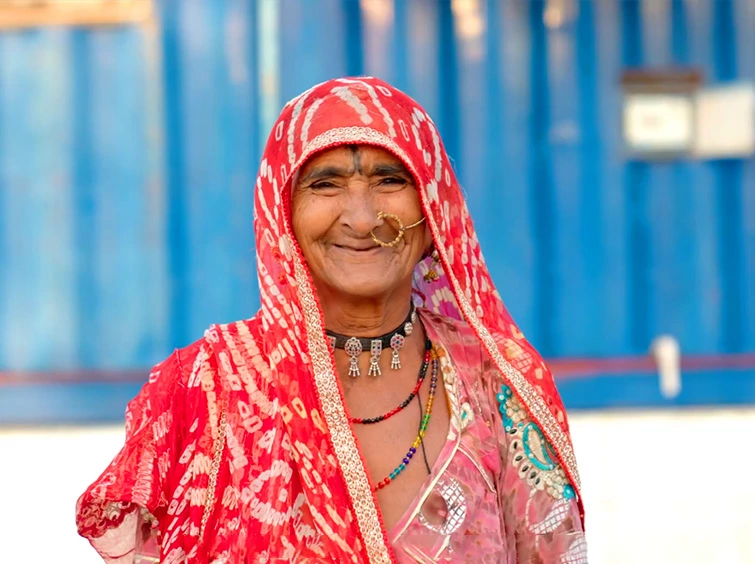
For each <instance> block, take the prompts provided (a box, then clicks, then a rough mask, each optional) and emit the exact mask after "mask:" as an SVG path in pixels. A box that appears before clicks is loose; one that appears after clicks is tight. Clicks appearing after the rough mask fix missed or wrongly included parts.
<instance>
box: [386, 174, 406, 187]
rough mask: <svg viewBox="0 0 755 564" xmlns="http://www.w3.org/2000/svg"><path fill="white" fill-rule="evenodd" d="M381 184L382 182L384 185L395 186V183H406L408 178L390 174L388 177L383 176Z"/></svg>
mask: <svg viewBox="0 0 755 564" xmlns="http://www.w3.org/2000/svg"><path fill="white" fill-rule="evenodd" d="M380 184H382V185H394V186H395V185H403V184H406V180H404V179H403V178H400V177H392V176H389V177H388V178H383V179H382V180H381V181H380Z"/></svg>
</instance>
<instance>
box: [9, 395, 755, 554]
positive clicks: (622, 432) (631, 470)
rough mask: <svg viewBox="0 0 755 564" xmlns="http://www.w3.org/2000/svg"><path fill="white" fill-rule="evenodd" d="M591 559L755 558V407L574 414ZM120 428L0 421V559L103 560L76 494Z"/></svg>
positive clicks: (112, 449) (105, 457) (112, 448)
mask: <svg viewBox="0 0 755 564" xmlns="http://www.w3.org/2000/svg"><path fill="white" fill-rule="evenodd" d="M572 430H573V437H574V443H575V447H576V450H577V456H578V458H579V462H580V469H581V474H582V482H583V485H584V496H585V503H586V507H587V528H588V543H589V547H590V562H591V563H592V564H624V563H626V564H630V563H631V564H639V563H641V564H656V563H657V564H667V563H680V564H681V563H683V564H694V563H701V564H702V563H705V564H719V563H720V564H740V563H741V564H745V563H747V564H752V563H755V448H753V446H755V409H751V410H727V411H704V412H703V411H686V412H663V413H636V414H627V413H615V414H611V413H595V414H574V415H572ZM122 435H123V433H122V429H121V428H120V427H103V428H60V429H44V430H40V429H35V430H23V429H0V503H1V504H2V511H0V546H1V547H2V549H1V550H0V562H2V563H33V564H37V563H63V564H67V563H71V564H87V563H96V562H101V561H100V560H99V559H98V557H97V556H96V555H95V553H94V552H93V551H92V549H91V548H89V545H88V543H87V542H86V541H84V540H82V539H80V538H79V537H78V536H77V535H76V530H75V526H74V505H75V502H76V498H77V496H78V495H79V494H80V493H81V492H82V491H83V490H84V488H85V487H86V486H87V485H88V484H89V483H90V482H91V481H93V480H94V479H95V478H96V477H97V475H98V474H99V473H100V472H101V471H102V470H103V469H104V467H105V465H106V464H107V462H108V461H109V460H110V459H111V458H112V456H113V455H114V454H115V453H116V452H117V450H118V448H119V446H120V443H121V441H122V438H123V437H122Z"/></svg>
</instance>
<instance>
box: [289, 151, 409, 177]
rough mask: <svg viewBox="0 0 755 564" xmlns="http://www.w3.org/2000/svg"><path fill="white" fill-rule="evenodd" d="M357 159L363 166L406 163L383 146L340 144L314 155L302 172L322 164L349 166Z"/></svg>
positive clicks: (305, 164) (302, 168) (402, 164)
mask: <svg viewBox="0 0 755 564" xmlns="http://www.w3.org/2000/svg"><path fill="white" fill-rule="evenodd" d="M355 159H358V162H359V163H360V164H361V165H362V166H366V165H368V164H398V165H401V166H404V163H403V162H402V161H401V159H399V158H398V157H396V155H394V154H393V153H391V152H390V151H388V150H386V149H383V148H382V147H374V146H372V145H339V146H338V147H331V148H329V149H324V150H322V151H319V152H318V153H315V154H314V155H312V156H311V157H310V158H309V160H307V162H305V163H304V165H303V166H302V167H301V171H302V172H307V171H309V170H312V169H313V168H316V167H321V166H333V165H341V166H349V165H351V164H352V163H353V162H354V161H355Z"/></svg>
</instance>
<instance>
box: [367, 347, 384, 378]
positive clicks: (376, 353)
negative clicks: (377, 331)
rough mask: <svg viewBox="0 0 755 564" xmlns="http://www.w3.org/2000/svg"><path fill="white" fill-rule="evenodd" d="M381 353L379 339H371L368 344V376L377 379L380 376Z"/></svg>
mask: <svg viewBox="0 0 755 564" xmlns="http://www.w3.org/2000/svg"><path fill="white" fill-rule="evenodd" d="M382 352H383V342H382V341H381V340H380V339H373V340H372V343H370V370H369V371H368V372H367V374H368V375H370V376H373V377H377V376H380V375H381V374H382V372H381V370H380V364H379V361H380V353H382Z"/></svg>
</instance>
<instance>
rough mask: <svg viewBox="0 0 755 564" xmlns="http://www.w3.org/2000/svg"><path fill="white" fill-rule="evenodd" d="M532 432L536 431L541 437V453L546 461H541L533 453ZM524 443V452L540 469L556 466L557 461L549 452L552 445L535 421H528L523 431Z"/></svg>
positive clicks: (550, 468)
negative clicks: (554, 460)
mask: <svg viewBox="0 0 755 564" xmlns="http://www.w3.org/2000/svg"><path fill="white" fill-rule="evenodd" d="M531 432H534V433H536V434H537V436H538V437H539V441H540V449H541V452H540V455H541V459H544V460H545V462H541V461H540V459H538V458H537V456H535V455H534V454H533V453H532V445H531V443H530V433H531ZM522 445H524V454H526V455H527V458H529V459H530V462H532V464H534V465H535V466H537V467H538V468H540V470H553V469H554V468H555V467H556V463H555V462H553V460H552V459H551V457H550V455H549V453H548V449H549V447H550V445H549V443H548V441H546V440H545V436H544V435H543V432H542V431H541V430H540V428H539V427H538V426H537V425H535V424H534V423H527V425H525V426H524V433H522Z"/></svg>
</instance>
